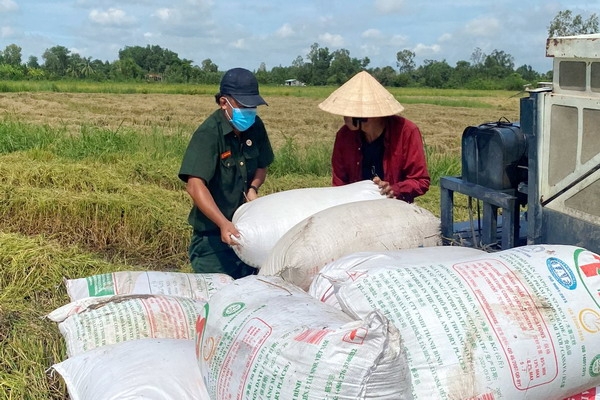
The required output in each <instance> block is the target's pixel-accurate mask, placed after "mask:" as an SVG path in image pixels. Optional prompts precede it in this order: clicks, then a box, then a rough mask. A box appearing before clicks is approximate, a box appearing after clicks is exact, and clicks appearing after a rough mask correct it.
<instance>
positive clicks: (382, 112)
mask: <svg viewBox="0 0 600 400" xmlns="http://www.w3.org/2000/svg"><path fill="white" fill-rule="evenodd" d="M319 108H320V109H321V110H323V111H327V112H329V113H332V114H337V115H343V116H346V117H358V118H374V117H386V116H388V115H395V114H398V113H400V112H401V111H402V110H404V107H403V106H402V104H400V103H399V102H398V100H396V99H395V98H394V96H393V95H392V94H391V93H390V92H388V91H387V89H386V88H384V87H383V86H382V85H381V83H379V82H378V81H377V79H375V78H373V77H372V76H371V75H370V74H369V73H368V72H366V71H361V72H359V73H358V74H356V75H354V76H353V77H352V78H351V79H350V80H349V81H348V82H346V83H344V84H343V85H342V86H340V87H339V88H337V89H336V90H335V91H334V92H333V93H331V94H330V95H329V97H328V98H326V99H325V100H324V101H323V102H322V103H321V104H319Z"/></svg>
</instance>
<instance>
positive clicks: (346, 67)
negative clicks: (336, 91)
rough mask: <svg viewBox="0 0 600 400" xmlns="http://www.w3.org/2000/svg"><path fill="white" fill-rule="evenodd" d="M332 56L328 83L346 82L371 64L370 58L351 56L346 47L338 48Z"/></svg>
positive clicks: (338, 83)
mask: <svg viewBox="0 0 600 400" xmlns="http://www.w3.org/2000/svg"><path fill="white" fill-rule="evenodd" d="M332 56H333V57H332V60H331V64H330V66H329V78H328V79H327V84H328V85H340V84H342V83H344V82H346V81H347V80H348V79H350V78H351V77H352V76H354V75H355V74H357V73H358V72H360V71H361V70H363V69H364V68H365V67H366V66H367V65H368V64H369V59H368V58H367V59H362V60H359V59H356V58H351V57H350V52H349V51H348V50H346V49H340V50H336V51H334V52H333V53H332Z"/></svg>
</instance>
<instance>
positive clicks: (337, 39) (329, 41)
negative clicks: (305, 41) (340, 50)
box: [319, 32, 344, 47]
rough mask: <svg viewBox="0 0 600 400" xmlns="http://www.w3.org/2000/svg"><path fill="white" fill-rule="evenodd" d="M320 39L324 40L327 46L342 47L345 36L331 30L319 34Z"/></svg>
mask: <svg viewBox="0 0 600 400" xmlns="http://www.w3.org/2000/svg"><path fill="white" fill-rule="evenodd" d="M319 41H320V42H323V44H324V45H325V46H330V47H341V46H343V45H344V38H343V37H342V36H341V35H334V34H331V33H329V32H326V33H324V34H322V35H319Z"/></svg>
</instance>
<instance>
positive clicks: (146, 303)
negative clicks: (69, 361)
mask: <svg viewBox="0 0 600 400" xmlns="http://www.w3.org/2000/svg"><path fill="white" fill-rule="evenodd" d="M205 304H206V303H205V302H204V301H201V300H194V299H190V298H185V297H175V296H163V295H124V296H103V297H88V298H84V299H81V300H76V301H74V302H71V303H69V304H65V305H64V306H62V307H59V308H57V309H56V310H54V311H52V312H51V313H50V314H48V315H47V317H48V319H50V320H52V321H54V322H58V329H59V331H60V333H61V334H62V336H63V338H64V339H65V344H66V348H67V355H68V356H69V357H72V356H74V355H77V354H80V353H83V352H85V351H88V350H91V349H95V348H97V347H102V346H106V345H109V344H114V343H120V342H125V341H128V340H135V339H143V338H156V339H160V338H163V339H193V338H194V337H195V332H196V330H195V326H196V319H197V318H198V315H200V314H201V312H202V310H203V308H204V305H205Z"/></svg>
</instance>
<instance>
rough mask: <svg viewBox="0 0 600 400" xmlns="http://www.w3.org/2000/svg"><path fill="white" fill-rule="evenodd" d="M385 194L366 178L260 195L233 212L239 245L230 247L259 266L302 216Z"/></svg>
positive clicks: (248, 262)
mask: <svg viewBox="0 0 600 400" xmlns="http://www.w3.org/2000/svg"><path fill="white" fill-rule="evenodd" d="M385 198H386V197H385V196H382V195H381V193H380V192H379V189H378V187H377V185H376V184H375V183H373V182H372V181H368V180H367V181H360V182H356V183H351V184H349V185H344V186H334V187H317V188H303V189H294V190H286V191H283V192H276V193H272V194H269V195H266V196H262V197H259V198H258V199H256V200H253V201H251V202H248V203H245V204H243V205H242V206H241V207H239V208H238V209H237V210H236V212H235V214H234V215H233V218H232V221H233V223H234V225H235V226H236V228H237V229H238V230H239V232H240V234H241V237H240V238H239V239H238V243H239V245H237V246H234V247H233V249H234V251H235V252H236V254H237V255H238V257H239V258H240V259H241V260H242V261H244V262H245V263H246V264H248V265H251V266H253V267H256V268H260V266H261V265H262V264H263V262H264V261H265V259H266V258H267V256H268V255H269V253H270V252H271V249H272V248H273V246H274V245H275V243H276V242H277V241H278V240H279V238H281V236H283V234H284V233H286V232H287V231H288V229H290V228H291V227H293V226H294V225H296V224H297V223H298V222H300V221H302V220H303V219H304V218H306V217H309V216H311V215H313V214H314V213H316V212H319V211H321V210H324V209H326V208H329V207H333V206H336V205H339V204H345V203H351V202H354V201H361V200H373V199H385Z"/></svg>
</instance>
